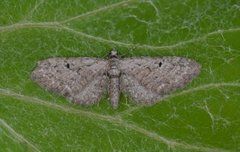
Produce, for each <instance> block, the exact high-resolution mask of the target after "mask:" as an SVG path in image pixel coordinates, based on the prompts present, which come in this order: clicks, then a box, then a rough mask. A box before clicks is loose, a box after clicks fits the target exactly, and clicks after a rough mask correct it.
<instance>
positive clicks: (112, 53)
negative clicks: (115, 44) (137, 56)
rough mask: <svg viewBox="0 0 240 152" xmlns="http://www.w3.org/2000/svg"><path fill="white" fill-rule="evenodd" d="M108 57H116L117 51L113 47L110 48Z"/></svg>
mask: <svg viewBox="0 0 240 152" xmlns="http://www.w3.org/2000/svg"><path fill="white" fill-rule="evenodd" d="M109 58H118V53H117V51H116V50H115V49H112V50H111V51H110V53H109Z"/></svg>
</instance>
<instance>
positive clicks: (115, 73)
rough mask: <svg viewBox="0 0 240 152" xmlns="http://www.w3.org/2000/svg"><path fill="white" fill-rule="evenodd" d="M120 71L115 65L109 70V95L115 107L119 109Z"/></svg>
mask: <svg viewBox="0 0 240 152" xmlns="http://www.w3.org/2000/svg"><path fill="white" fill-rule="evenodd" d="M120 74H121V73H120V71H119V70H118V69H117V68H115V67H113V68H112V69H110V70H109V71H108V76H109V79H110V84H109V96H110V100H111V104H112V107H113V109H117V107H118V101H119V95H120Z"/></svg>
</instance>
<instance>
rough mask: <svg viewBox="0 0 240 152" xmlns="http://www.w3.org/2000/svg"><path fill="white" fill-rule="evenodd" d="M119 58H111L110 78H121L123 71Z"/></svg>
mask: <svg viewBox="0 0 240 152" xmlns="http://www.w3.org/2000/svg"><path fill="white" fill-rule="evenodd" d="M118 64H119V59H118V58H115V57H114V58H110V60H109V65H110V69H109V71H108V76H109V78H119V77H120V75H121V71H120V70H119V68H118Z"/></svg>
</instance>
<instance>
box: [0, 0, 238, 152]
mask: <svg viewBox="0 0 240 152" xmlns="http://www.w3.org/2000/svg"><path fill="white" fill-rule="evenodd" d="M0 8H1V9H0V63H1V64H0V151H177V152H179V151H184V152H185V151H189V152H190V151H191V152H192V151H203V152H213V151H216V152H219V151H221V152H228V151H239V150H240V127H239V126H240V119H239V115H240V110H239V109H240V104H239V102H240V77H239V76H240V43H239V39H240V2H239V1H236V0H203V1H195V0H184V1H182V0H176V1H168V0H158V1H137V0H127V1H118V0H114V1H113V0H111V1H110V0H109V1H108V0H98V1H87V0H82V1H81V2H80V1H59V0H51V1H44V0H36V1H35V0H21V1H14V0H1V1H0ZM111 48H116V49H117V50H118V51H119V53H120V54H122V55H124V56H125V57H129V56H158V57H159V56H183V57H188V58H192V59H194V60H196V61H197V62H199V63H200V64H201V65H202V71H201V74H200V75H199V76H198V77H197V78H196V79H194V81H193V82H192V83H191V84H189V85H188V86H186V87H185V88H184V89H181V90H178V91H176V92H174V93H172V94H170V95H168V96H167V97H165V98H164V99H163V100H162V101H161V102H159V103H157V104H155V105H153V106H151V107H139V106H136V105H134V104H132V103H131V101H129V100H128V99H127V98H126V97H125V96H121V103H120V108H119V109H117V110H112V109H111V106H110V103H109V100H108V98H107V97H105V98H104V99H103V100H102V101H101V102H100V103H99V104H98V105H95V106H92V107H81V106H78V105H73V104H71V103H69V102H68V101H67V100H65V99H64V98H63V97H61V96H58V95H56V94H53V93H51V92H48V91H45V90H44V89H42V88H40V87H39V86H38V85H37V84H36V83H34V82H33V81H32V80H31V79H30V74H31V72H32V71H33V69H34V68H35V66H36V64H37V61H39V60H41V59H45V58H49V57H56V56H60V57H67V56H89V57H101V58H104V57H105V56H106V55H107V54H108V52H109V50H110V49H111Z"/></svg>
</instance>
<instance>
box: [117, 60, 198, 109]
mask: <svg viewBox="0 0 240 152" xmlns="http://www.w3.org/2000/svg"><path fill="white" fill-rule="evenodd" d="M119 68H120V69H121V71H122V76H121V90H122V91H123V92H125V93H126V94H127V95H128V96H130V97H131V98H132V99H133V101H135V102H137V103H138V104H143V105H148V104H153V103H155V102H157V101H159V100H160V99H161V98H162V97H164V96H165V95H166V94H168V93H170V92H171V91H174V90H176V89H177V88H182V87H183V86H185V85H186V84H187V83H188V82H190V81H191V80H192V79H193V78H194V77H196V76H197V75H198V74H199V72H200V70H201V66H200V65H199V64H198V63H197V62H195V61H194V60H191V59H187V58H181V57H163V58H148V57H142V58H126V59H123V60H121V61H120V64H119Z"/></svg>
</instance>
